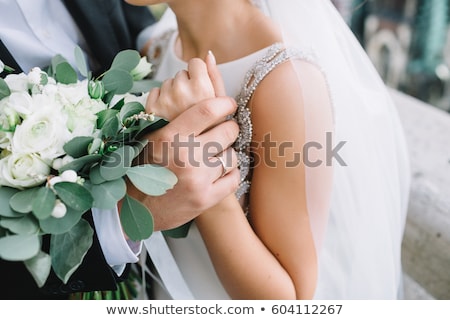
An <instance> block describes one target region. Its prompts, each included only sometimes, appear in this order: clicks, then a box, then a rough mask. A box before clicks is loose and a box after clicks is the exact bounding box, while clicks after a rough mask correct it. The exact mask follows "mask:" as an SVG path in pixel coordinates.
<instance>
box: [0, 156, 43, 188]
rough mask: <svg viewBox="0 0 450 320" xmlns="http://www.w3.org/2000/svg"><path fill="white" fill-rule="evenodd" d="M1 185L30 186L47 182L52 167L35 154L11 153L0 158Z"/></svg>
mask: <svg viewBox="0 0 450 320" xmlns="http://www.w3.org/2000/svg"><path fill="white" fill-rule="evenodd" d="M0 173H1V174H0V185H3V186H9V187H13V188H19V189H22V188H30V187H34V186H38V185H40V184H42V183H43V182H45V180H46V179H47V176H48V174H49V173H50V167H49V166H48V165H47V164H46V163H45V162H44V161H43V160H42V159H41V158H39V157H38V156H37V155H35V154H11V155H9V156H7V157H5V158H3V159H1V160H0Z"/></svg>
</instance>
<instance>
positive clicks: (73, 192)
mask: <svg viewBox="0 0 450 320" xmlns="http://www.w3.org/2000/svg"><path fill="white" fill-rule="evenodd" d="M53 188H54V189H55V191H56V194H57V195H58V197H59V198H60V199H61V201H62V202H64V204H65V205H66V206H69V207H71V208H72V209H74V210H76V211H80V212H85V211H87V210H89V209H90V208H92V203H93V202H94V199H93V198H92V195H91V193H90V192H89V190H88V189H86V188H85V187H83V186H82V185H79V184H78V183H73V182H59V183H56V184H55V185H54V186H53Z"/></svg>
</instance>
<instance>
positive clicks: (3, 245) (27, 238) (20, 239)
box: [0, 234, 41, 261]
mask: <svg viewBox="0 0 450 320" xmlns="http://www.w3.org/2000/svg"><path fill="white" fill-rule="evenodd" d="M40 247H41V242H40V240H39V236H38V235H36V234H31V235H22V234H18V235H11V236H7V237H2V238H0V258H1V259H4V260H9V261H23V260H28V259H31V258H33V257H34V256H35V255H37V254H38V252H39V250H40Z"/></svg>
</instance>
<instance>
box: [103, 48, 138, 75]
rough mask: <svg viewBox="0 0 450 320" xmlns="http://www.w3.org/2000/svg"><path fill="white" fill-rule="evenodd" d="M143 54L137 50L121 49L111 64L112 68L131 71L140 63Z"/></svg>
mask: <svg viewBox="0 0 450 320" xmlns="http://www.w3.org/2000/svg"><path fill="white" fill-rule="evenodd" d="M140 60H141V56H140V55H139V52H137V51H136V50H123V51H120V52H119V53H118V54H117V55H116V56H115V57H114V60H113V62H112V64H111V68H110V70H115V69H119V70H123V71H127V72H130V71H131V70H133V69H134V68H136V66H137V65H138V64H139V61H140Z"/></svg>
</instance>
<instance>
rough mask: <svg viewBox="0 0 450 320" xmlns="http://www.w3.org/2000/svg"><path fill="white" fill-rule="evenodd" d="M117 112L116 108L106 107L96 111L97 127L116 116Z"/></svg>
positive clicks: (99, 127)
mask: <svg viewBox="0 0 450 320" xmlns="http://www.w3.org/2000/svg"><path fill="white" fill-rule="evenodd" d="M118 114H119V111H118V110H113V109H106V110H102V111H100V112H98V113H97V128H98V129H101V128H102V127H103V126H104V125H105V123H106V122H107V121H108V120H109V119H111V118H116V117H117V115H118Z"/></svg>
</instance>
